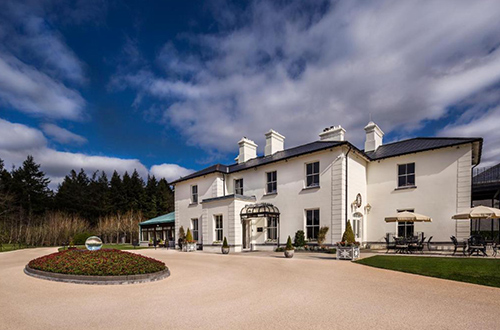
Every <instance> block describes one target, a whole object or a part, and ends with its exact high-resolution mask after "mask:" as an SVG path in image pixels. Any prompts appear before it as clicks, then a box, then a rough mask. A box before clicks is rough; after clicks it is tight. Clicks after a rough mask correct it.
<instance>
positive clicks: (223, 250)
mask: <svg viewBox="0 0 500 330" xmlns="http://www.w3.org/2000/svg"><path fill="white" fill-rule="evenodd" d="M221 251H222V254H228V253H229V246H227V247H224V246H223V247H221Z"/></svg>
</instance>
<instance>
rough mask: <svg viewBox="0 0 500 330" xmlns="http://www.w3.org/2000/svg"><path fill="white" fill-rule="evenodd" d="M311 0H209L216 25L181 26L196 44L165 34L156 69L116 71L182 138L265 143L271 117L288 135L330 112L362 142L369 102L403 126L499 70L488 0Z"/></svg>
mask: <svg viewBox="0 0 500 330" xmlns="http://www.w3.org/2000/svg"><path fill="white" fill-rule="evenodd" d="M318 3H319V2H318ZM315 4H316V2H314V3H311V2H301V1H295V2H294V1H292V2H286V3H285V5H283V3H280V4H277V3H276V2H264V1H254V2H252V4H250V5H249V6H248V7H249V8H248V10H247V11H245V12H244V13H243V14H240V13H238V12H237V11H234V12H233V11H230V10H231V9H223V8H225V7H224V6H217V11H218V13H216V15H217V17H216V19H218V23H219V26H218V29H214V30H215V31H218V32H215V33H210V34H206V35H195V36H190V38H189V40H191V41H192V42H193V43H194V46H195V47H193V48H195V49H198V48H199V49H201V51H200V52H199V54H200V55H199V56H197V55H193V54H195V53H190V52H188V51H185V52H181V51H180V50H176V49H173V48H172V45H171V44H167V45H166V46H165V48H164V49H163V51H162V52H161V53H160V56H159V59H158V61H157V64H158V65H163V68H164V69H165V70H166V72H167V73H166V74H165V75H158V74H156V75H155V74H153V73H152V72H151V71H149V70H148V68H147V66H144V67H143V68H142V69H140V70H138V71H137V72H130V71H129V72H128V73H127V74H123V73H120V75H119V76H117V77H115V79H114V80H115V81H116V80H119V81H121V82H122V83H126V84H128V86H129V87H131V88H133V89H135V90H136V91H137V93H138V95H140V98H139V101H140V99H142V98H143V97H144V95H149V97H150V98H152V99H153V100H155V99H156V102H157V103H160V104H161V103H164V104H166V105H167V106H168V108H167V110H166V111H165V114H164V118H165V120H166V121H167V122H168V123H170V124H172V125H173V126H174V127H176V128H177V129H178V130H179V131H180V132H181V133H182V134H183V135H184V136H185V137H186V139H187V141H188V143H189V144H193V145H198V146H201V147H205V148H207V147H208V148H213V149H215V150H218V151H222V152H228V151H233V152H234V151H235V150H236V141H238V139H239V138H241V136H244V135H245V136H248V137H250V138H252V139H254V140H255V141H256V142H257V143H258V144H259V145H260V146H261V147H263V144H264V134H263V133H264V132H265V131H267V130H268V129H269V128H273V129H276V130H278V131H279V132H280V133H282V134H284V135H285V136H287V139H286V143H287V145H288V146H292V145H297V144H300V143H304V142H308V141H311V140H315V139H317V134H318V133H319V132H320V131H321V129H322V128H323V127H325V126H330V125H334V124H341V125H343V126H344V127H345V128H346V129H347V138H348V139H349V140H350V141H352V142H354V143H356V144H358V145H362V141H363V139H364V134H363V133H364V132H363V130H362V128H363V126H364V125H365V124H366V123H367V122H368V119H369V113H371V114H372V117H373V119H374V121H376V122H377V123H378V124H379V125H380V126H381V127H382V129H383V130H384V131H385V132H391V131H394V130H396V131H398V133H399V134H400V135H406V136H408V135H411V133H412V131H414V130H415V129H417V128H420V127H421V126H422V125H423V123H425V122H426V121H428V120H436V119H440V118H443V116H446V115H447V114H448V112H449V111H450V110H449V107H450V106H452V105H454V104H455V103H457V102H459V101H461V100H463V99H465V98H466V97H468V96H470V95H472V94H474V93H477V92H480V91H481V90H482V89H484V88H487V87H489V86H491V85H492V84H494V83H495V82H497V81H499V80H500V48H496V47H498V45H499V44H500V20H499V19H498V16H499V14H500V2H498V1H445V0H443V1H439V2H422V1H369V2H367V1H345V2H332V3H330V4H329V5H328V6H323V3H321V5H318V6H316V5H315ZM325 7H326V8H327V9H325ZM229 8H230V7H229ZM228 11H230V12H228ZM197 53H198V52H197ZM197 53H196V54H197ZM193 56H195V57H196V56H197V57H196V58H193ZM172 66H175V67H178V68H179V70H177V72H175V70H173V71H174V72H175V73H176V74H175V75H172V74H171V72H172V69H171V68H172ZM191 68H195V69H191ZM186 72H187V73H186ZM183 73H186V74H184V75H183ZM261 150H262V148H261Z"/></svg>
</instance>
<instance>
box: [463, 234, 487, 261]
mask: <svg viewBox="0 0 500 330" xmlns="http://www.w3.org/2000/svg"><path fill="white" fill-rule="evenodd" d="M468 242H469V249H468V251H469V256H470V255H472V254H473V253H474V252H476V253H477V255H479V252H481V253H482V254H483V256H485V257H486V256H487V254H486V241H485V240H484V238H483V237H481V236H471V238H469V241H468Z"/></svg>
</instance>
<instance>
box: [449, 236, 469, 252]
mask: <svg viewBox="0 0 500 330" xmlns="http://www.w3.org/2000/svg"><path fill="white" fill-rule="evenodd" d="M450 239H451V241H452V242H453V245H455V249H454V250H453V255H455V253H457V249H458V248H459V247H461V248H462V253H463V255H465V250H466V249H467V244H466V243H465V242H464V243H459V242H458V240H457V238H456V237H455V236H451V237H450Z"/></svg>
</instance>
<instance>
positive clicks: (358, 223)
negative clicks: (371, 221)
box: [352, 219, 361, 238]
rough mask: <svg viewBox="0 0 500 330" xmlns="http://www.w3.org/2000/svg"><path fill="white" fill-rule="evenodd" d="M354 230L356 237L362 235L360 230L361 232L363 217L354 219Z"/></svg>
mask: <svg viewBox="0 0 500 330" xmlns="http://www.w3.org/2000/svg"><path fill="white" fill-rule="evenodd" d="M352 225H353V226H352V227H353V228H352V230H353V231H354V236H355V237H356V238H359V237H360V232H361V219H353V220H352Z"/></svg>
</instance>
